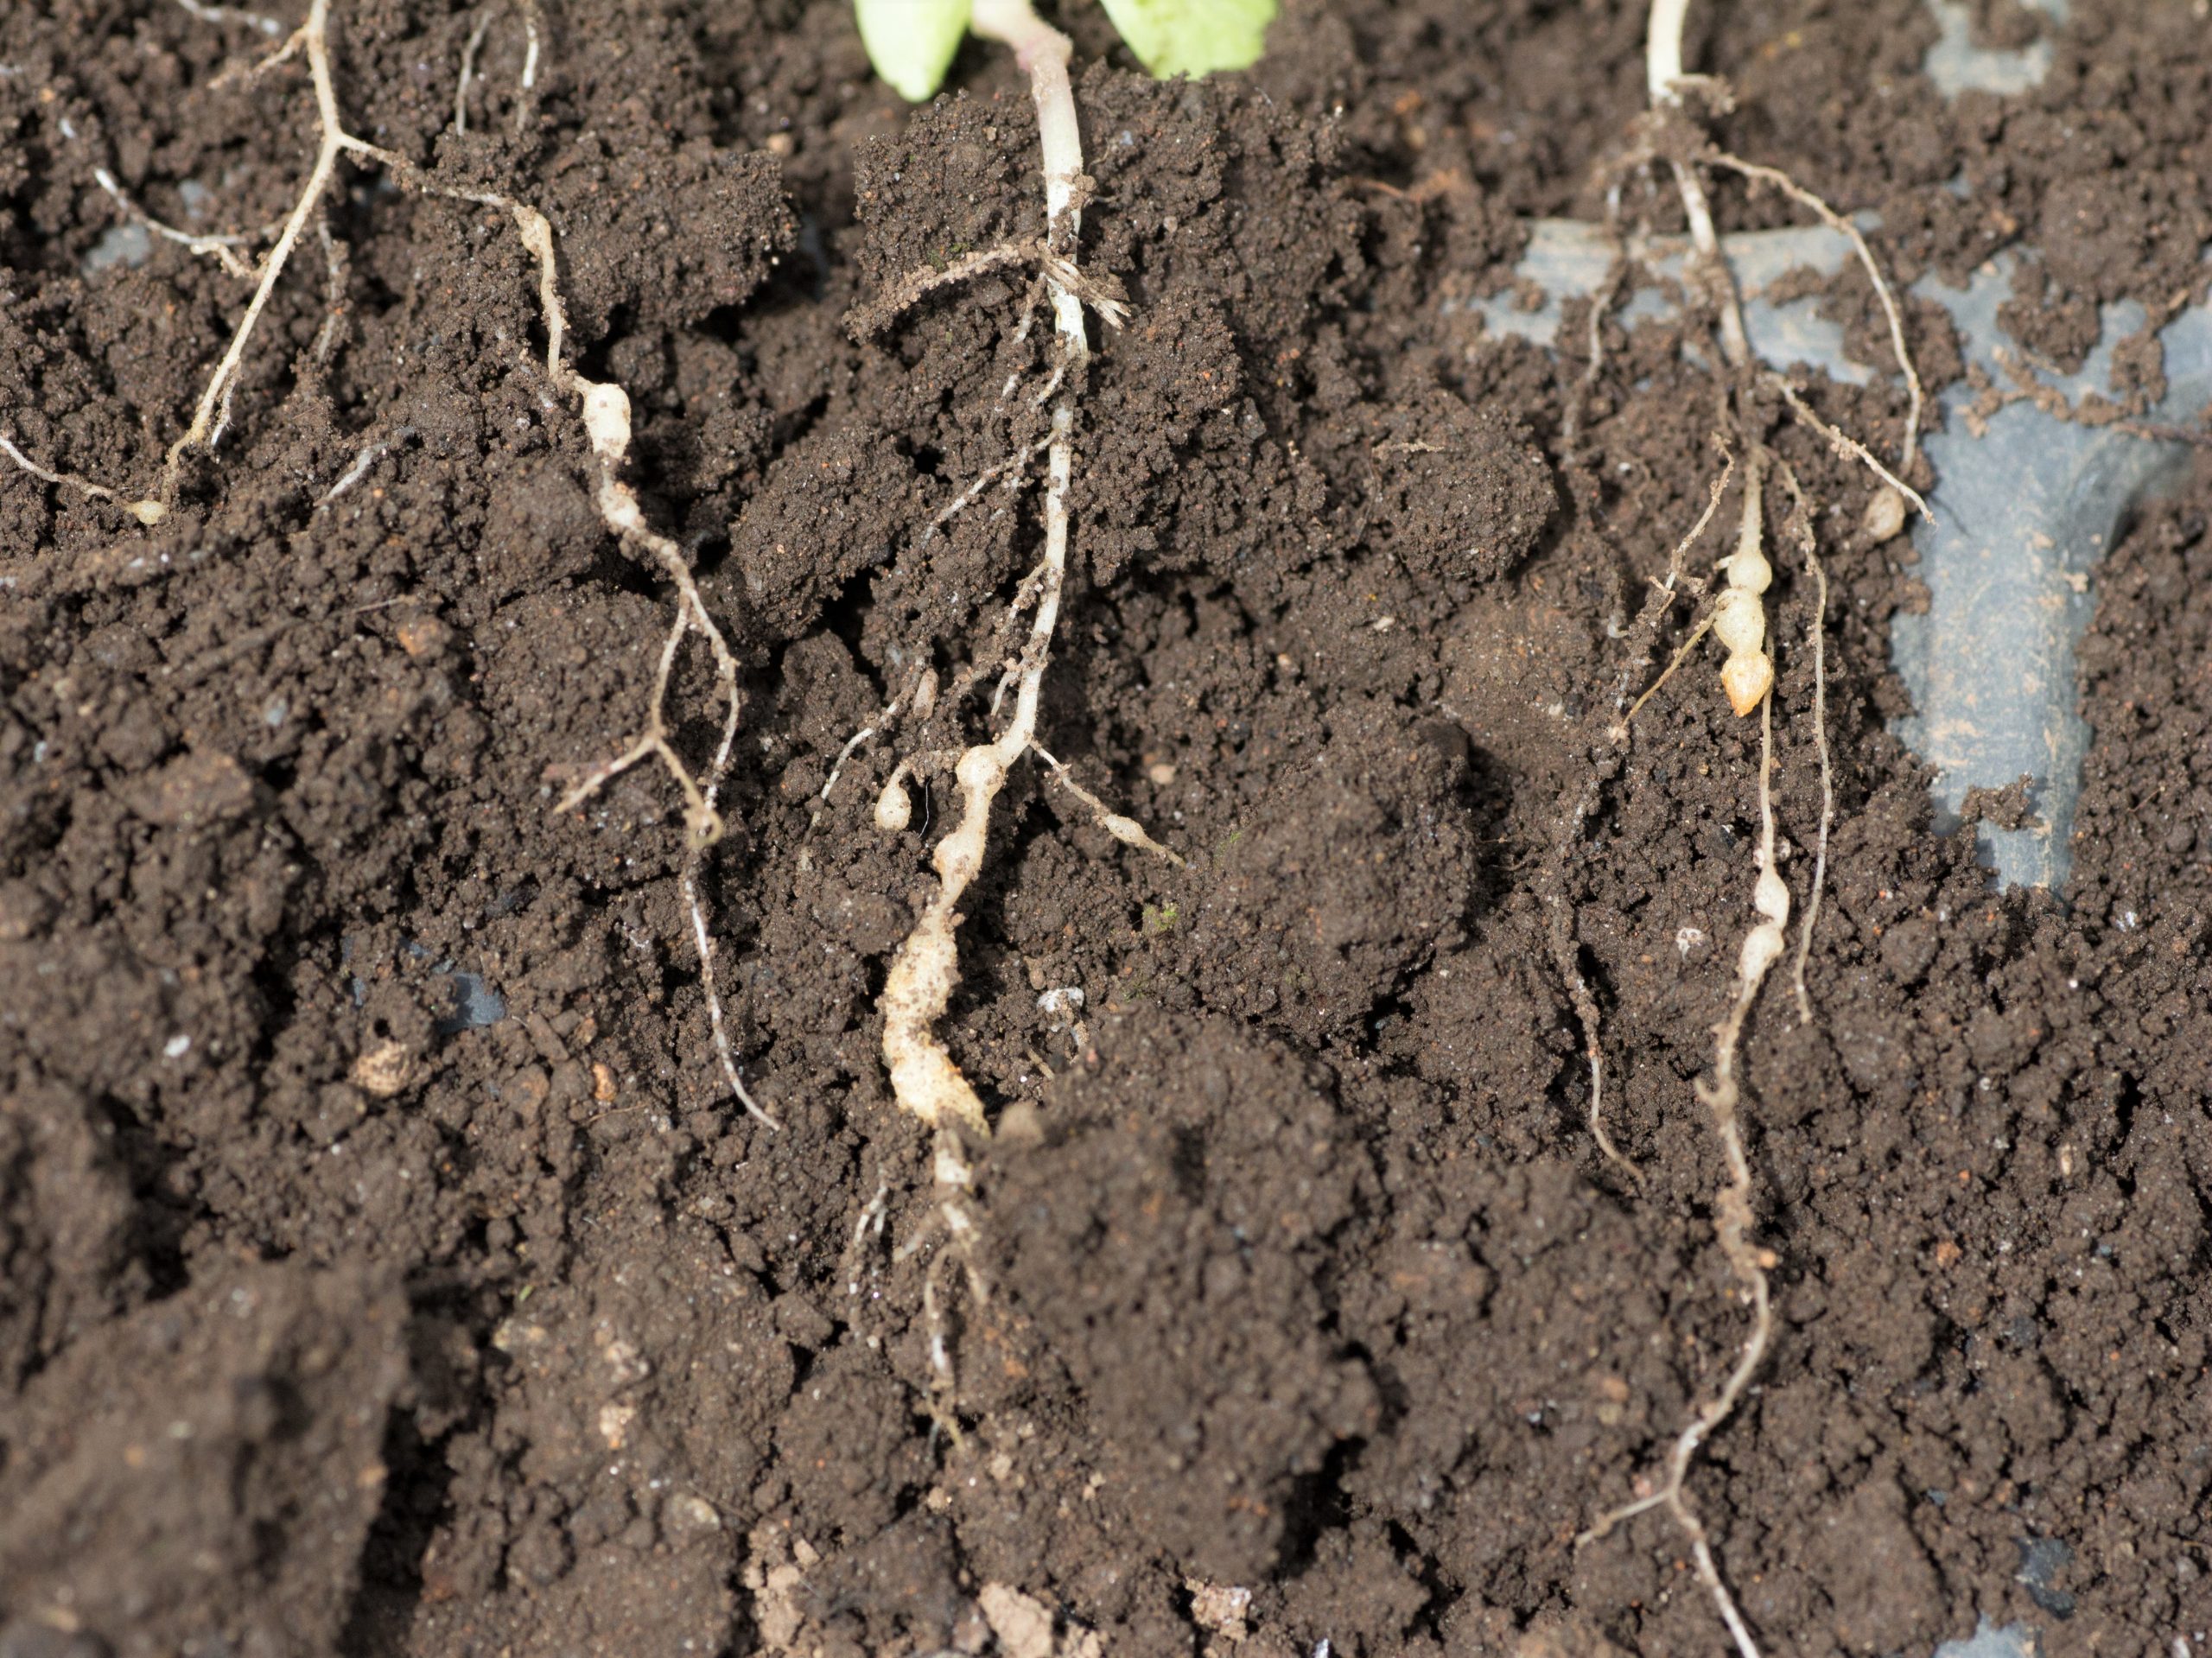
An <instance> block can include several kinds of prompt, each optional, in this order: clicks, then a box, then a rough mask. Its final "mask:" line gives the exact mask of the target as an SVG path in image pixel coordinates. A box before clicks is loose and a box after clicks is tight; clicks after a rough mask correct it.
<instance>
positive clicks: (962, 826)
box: [874, 0, 1174, 1217]
mask: <svg viewBox="0 0 2212 1658" xmlns="http://www.w3.org/2000/svg"><path fill="white" fill-rule="evenodd" d="M970 26H971V27H972V28H973V29H975V31H976V34H978V35H982V36H984V37H985V38H986V39H989V40H996V41H1003V42H1004V43H1005V44H1006V45H1007V46H1008V47H1011V48H1013V50H1014V58H1015V60H1016V61H1017V62H1019V63H1020V66H1021V67H1022V68H1023V70H1024V71H1025V72H1027V74H1028V76H1029V90H1030V93H1031V96H1032V97H1033V98H1034V100H1035V102H1036V105H1037V127H1038V134H1039V141H1040V143H1041V146H1042V149H1043V152H1044V167H1045V222H1046V232H1045V245H1044V257H1043V259H1042V261H1041V264H1042V266H1043V269H1044V273H1045V283H1046V290H1047V291H1048V292H1049V294H1050V295H1051V296H1052V323H1053V329H1054V332H1055V334H1056V335H1057V337H1058V346H1059V360H1058V364H1057V365H1056V366H1055V368H1054V371H1053V375H1052V385H1051V386H1049V387H1048V388H1047V395H1048V396H1050V395H1052V394H1053V393H1055V392H1057V393H1058V401H1057V402H1056V403H1054V404H1053V406H1052V427H1051V432H1050V435H1049V436H1048V438H1047V439H1046V461H1045V556H1044V561H1043V562H1042V563H1040V564H1039V566H1038V568H1037V570H1036V571H1035V572H1034V574H1033V575H1032V576H1031V577H1030V579H1029V580H1027V581H1024V582H1023V584H1022V592H1021V593H1020V594H1018V595H1017V596H1016V599H1015V604H1014V610H1015V611H1016V612H1018V611H1019V610H1020V608H1021V607H1022V606H1023V605H1024V604H1025V603H1033V605H1034V606H1035V609H1034V611H1033V613H1032V615H1031V618H1030V623H1029V634H1028V638H1027V640H1026V641H1025V642H1024V644H1023V645H1022V649H1021V652H1020V656H1019V657H1018V658H1016V660H1015V662H1014V664H1013V666H1012V668H1011V669H1010V670H1009V673H1010V677H1011V678H1012V683H1013V688H1014V707H1013V711H1012V713H1011V714H1010V715H1008V716H1007V721H1006V723H1005V725H1004V726H1002V727H1001V728H1000V730H999V733H998V734H997V735H996V736H995V737H994V738H993V739H992V740H990V741H988V742H985V743H979V744H977V745H976V746H974V747H972V748H969V749H967V750H965V751H963V753H961V754H960V756H959V758H958V759H957V760H956V761H954V763H953V767H952V774H953V778H954V780H955V782H956V783H957V784H958V785H959V791H960V815H959V817H958V820H957V822H956V823H954V824H953V827H952V829H951V830H950V832H949V833H947V834H946V835H945V836H944V839H943V840H942V841H940V842H938V845H937V850H936V851H935V853H934V854H931V865H932V867H934V868H935V869H936V871H937V876H938V888H937V891H936V893H934V894H932V895H931V899H930V900H929V902H928V903H927V904H926V905H924V907H923V910H922V914H921V918H920V919H919V920H918V922H916V924H915V925H914V931H912V933H911V934H909V935H908V936H907V937H906V942H905V943H902V944H900V945H899V951H898V954H897V955H896V956H893V958H892V962H891V970H890V972H889V974H888V975H887V976H886V978H885V980H884V986H883V999H882V1007H883V1063H884V1066H885V1069H886V1070H888V1071H889V1073H890V1077H891V1091H892V1094H893V1097H894V1098H896V1099H897V1101H898V1102H899V1106H900V1107H901V1108H902V1109H905V1110H906V1111H908V1112H910V1113H912V1115H914V1116H916V1117H918V1118H919V1119H920V1120H921V1121H924V1122H925V1123H928V1124H930V1125H931V1126H932V1127H936V1128H950V1127H951V1126H953V1125H955V1124H957V1125H959V1126H960V1127H962V1128H966V1129H968V1130H969V1131H971V1132H973V1133H974V1134H977V1135H984V1134H988V1132H989V1128H988V1121H987V1120H986V1118H985V1116H984V1113H983V1102H982V1099H981V1097H980V1096H978V1095H977V1094H976V1090H975V1089H974V1088H973V1087H972V1086H970V1085H969V1082H968V1079H967V1078H966V1077H963V1076H962V1075H961V1072H960V1067H959V1066H958V1065H957V1064H954V1063H953V1060H952V1056H951V1055H950V1053H949V1052H948V1051H946V1049H945V1046H944V1043H943V1042H941V1041H939V1040H938V1036H937V1033H936V1031H935V1029H934V1026H936V1024H937V1021H938V1020H939V1019H941V1018H943V1017H944V1010H945V1007H946V1006H947V1004H948V1003H950V1001H951V999H952V992H953V989H954V988H955V987H956V986H957V985H958V983H959V982H960V951H959V943H958V939H957V933H958V930H959V926H960V921H961V916H960V901H961V899H963V897H964V896H965V895H966V893H967V892H968V889H969V886H970V885H972V884H973V883H974V881H975V879H976V874H977V873H978V872H979V871H980V870H981V869H982V867H983V859H984V856H985V854H986V853H987V851H988V841H989V835H990V817H991V805H992V803H993V802H994V801H995V800H996V799H997V798H998V795H999V791H1000V790H1001V788H1003V787H1004V786H1005V785H1006V779H1007V773H1008V772H1010V771H1012V770H1013V768H1014V764H1015V762H1016V761H1018V760H1020V759H1021V758H1022V756H1023V755H1024V754H1026V753H1032V752H1034V753H1036V754H1037V755H1038V756H1039V759H1041V760H1042V761H1043V762H1044V763H1045V764H1046V765H1048V766H1051V767H1052V770H1053V771H1054V772H1055V773H1056V774H1058V775H1059V776H1060V777H1061V778H1062V780H1063V781H1064V782H1066V783H1067V785H1068V786H1069V787H1070V788H1071V790H1074V791H1075V793H1076V794H1077V797H1078V798H1079V799H1081V800H1083V801H1084V804H1087V805H1089V806H1090V808H1091V809H1092V810H1093V812H1094V815H1095V816H1096V817H1097V818H1098V820H1099V822H1100V823H1101V825H1102V826H1103V827H1104V828H1105V829H1106V830H1107V832H1108V833H1109V834H1110V835H1113V836H1114V837H1115V838H1116V840H1119V841H1121V842H1123V843H1124V844H1126V845H1129V846H1135V847H1138V848H1142V849H1145V850H1148V851H1151V852H1154V853H1156V854H1160V855H1161V856H1164V857H1168V858H1171V859H1172V858H1173V855H1174V854H1172V853H1169V852H1168V851H1167V850H1166V848H1163V847H1160V846H1159V845H1158V844H1157V843H1156V842H1154V841H1153V840H1152V838H1151V837H1150V836H1149V835H1146V834H1145V833H1144V831H1143V830H1142V829H1140V828H1138V827H1137V825H1136V824H1135V823H1134V822H1132V821H1131V820H1130V819H1128V818H1126V817H1122V816H1118V815H1116V814H1114V813H1111V812H1109V811H1107V810H1105V809H1104V807H1103V805H1101V804H1100V803H1099V802H1098V801H1097V800H1096V797H1092V796H1090V795H1088V794H1086V793H1085V792H1084V791H1082V790H1080V789H1079V788H1076V785H1074V783H1073V780H1072V779H1071V778H1067V777H1066V775H1065V768H1063V767H1061V766H1060V765H1058V762H1057V761H1054V760H1053V759H1052V757H1051V756H1049V755H1047V754H1046V753H1045V752H1044V751H1043V750H1042V749H1041V748H1039V746H1038V744H1037V708H1038V702H1039V696H1041V694H1042V690H1043V686H1044V680H1045V670H1046V666H1047V665H1048V664H1050V662H1051V660H1052V633H1053V630H1054V628H1055V627H1056V626H1058V620H1059V612H1060V594H1061V591H1062V588H1063V587H1064V585H1065V581H1066V577H1067V560H1068V489H1069V486H1070V485H1071V482H1072V480H1073V479H1074V475H1075V442H1074V438H1075V392H1074V390H1073V385H1074V384H1075V383H1076V381H1077V378H1079V376H1078V375H1077V371H1078V370H1080V369H1081V367H1082V366H1083V364H1084V360H1085V359H1087V358H1088V357H1089V356H1090V338H1089V335H1088V334H1087V333H1086V331H1085V327H1084V314H1083V308H1084V302H1085V299H1086V298H1089V299H1090V301H1091V302H1092V303H1093V304H1094V305H1096V304H1099V303H1101V302H1102V301H1104V302H1106V303H1108V304H1111V303H1112V301H1111V297H1110V295H1105V294H1103V293H1100V292H1098V291H1097V290H1095V289H1092V288H1091V287H1090V284H1089V283H1086V282H1085V281H1084V278H1083V277H1082V276H1080V274H1079V273H1078V272H1077V270H1076V268H1075V251H1076V245H1077V239H1078V237H1079V234H1080V232H1081V230H1082V224H1083V210H1082V206H1081V204H1080V202H1079V200H1078V199H1077V189H1078V187H1079V185H1080V183H1081V181H1082V180H1083V135H1082V133H1081V132H1080V130H1078V129H1077V125H1076V109H1075V93H1074V89H1073V88H1072V87H1071V86H1070V84H1069V81H1068V59H1069V54H1070V47H1069V44H1068V40H1067V37H1066V36H1065V35H1062V34H1061V33H1060V32H1059V31H1058V29H1053V28H1051V27H1050V26H1049V25H1047V24H1046V23H1045V22H1042V21H1040V20H1039V18H1038V16H1037V15H1036V14H1035V13H1034V12H1033V11H1032V10H1030V8H1029V5H1028V0H976V9H975V12H974V15H973V17H972V19H971V24H970ZM897 297H899V299H900V302H903V301H904V296H903V294H902V295H899V296H897ZM1103 314H1105V315H1107V316H1108V318H1109V321H1110V320H1112V319H1113V317H1114V314H1115V313H1114V311H1113V310H1110V309H1109V310H1105V311H1104V312H1103ZM987 476H988V474H987ZM965 499H967V498H966V497H963V502H962V503H961V504H964V502H965ZM932 527H934V526H932ZM910 811H911V807H910V806H909V804H908V803H907V799H906V791H905V789H904V787H903V785H901V782H900V775H899V773H894V774H893V778H892V780H891V782H890V783H889V784H887V785H886V786H885V790H884V792H883V793H882V794H881V795H880V796H879V797H878V799H877V803H876V809H875V814H874V816H875V822H876V823H877V825H878V826H879V827H880V828H882V829H887V830H896V829H904V828H905V827H906V821H907V817H908V815H909V812H910ZM939 1155H940V1160H941V1161H942V1159H944V1157H946V1156H948V1155H951V1156H954V1157H955V1159H956V1161H957V1153H951V1152H950V1151H948V1150H947V1148H945V1147H944V1146H943V1144H942V1142H941V1144H940V1153H939ZM955 1172H957V1171H955ZM944 1173H945V1171H944V1170H943V1169H941V1170H940V1178H944ZM952 1184H956V1185H957V1184H958V1182H957V1180H956V1181H954V1182H952ZM948 1217H950V1210H948Z"/></svg>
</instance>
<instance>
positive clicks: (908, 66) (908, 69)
mask: <svg viewBox="0 0 2212 1658" xmlns="http://www.w3.org/2000/svg"><path fill="white" fill-rule="evenodd" d="M968 7H969V0H853V12H854V15H855V16H856V17H858V18H859V20H860V25H861V45H863V46H865V47H867V48H868V61H869V62H870V63H872V64H874V66H875V73H878V74H879V75H881V76H882V77H883V78H884V79H886V80H887V81H889V82H890V83H891V84H892V86H894V87H896V88H897V89H898V92H899V96H900V97H901V98H905V99H906V101H907V102H908V103H909V104H921V103H926V102H927V101H928V100H929V99H930V98H933V97H935V96H936V95H937V89H938V87H939V86H943V85H944V72H945V71H946V70H947V69H950V67H952V54H954V53H956V52H957V51H958V50H959V49H960V37H961V36H962V35H965V34H966V33H967V32H968Z"/></svg>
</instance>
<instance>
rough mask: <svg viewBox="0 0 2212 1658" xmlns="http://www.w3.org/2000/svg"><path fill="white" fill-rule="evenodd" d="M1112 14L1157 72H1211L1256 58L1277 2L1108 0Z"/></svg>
mask: <svg viewBox="0 0 2212 1658" xmlns="http://www.w3.org/2000/svg"><path fill="white" fill-rule="evenodd" d="M1105 6H1106V15H1107V16H1109V17H1111V18H1112V19H1113V20H1114V27H1115V28H1116V29H1120V30H1121V31H1122V39H1123V40H1125V41H1128V43H1129V50H1130V51H1132V52H1134V53H1135V54H1137V56H1138V58H1139V59H1140V60H1142V62H1143V64H1144V67H1146V68H1147V69H1149V70H1151V71H1152V73H1154V74H1155V75H1160V76H1162V77H1166V76H1168V75H1210V74H1211V73H1213V72H1214V71H1215V70H1217V69H1243V68H1247V67H1250V66H1251V65H1252V64H1253V63H1255V62H1256V61H1257V60H1258V59H1259V56H1260V49H1261V48H1262V47H1263V46H1264V45H1266V44H1267V35H1268V24H1269V23H1271V22H1274V15H1275V6H1276V0H1105Z"/></svg>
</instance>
